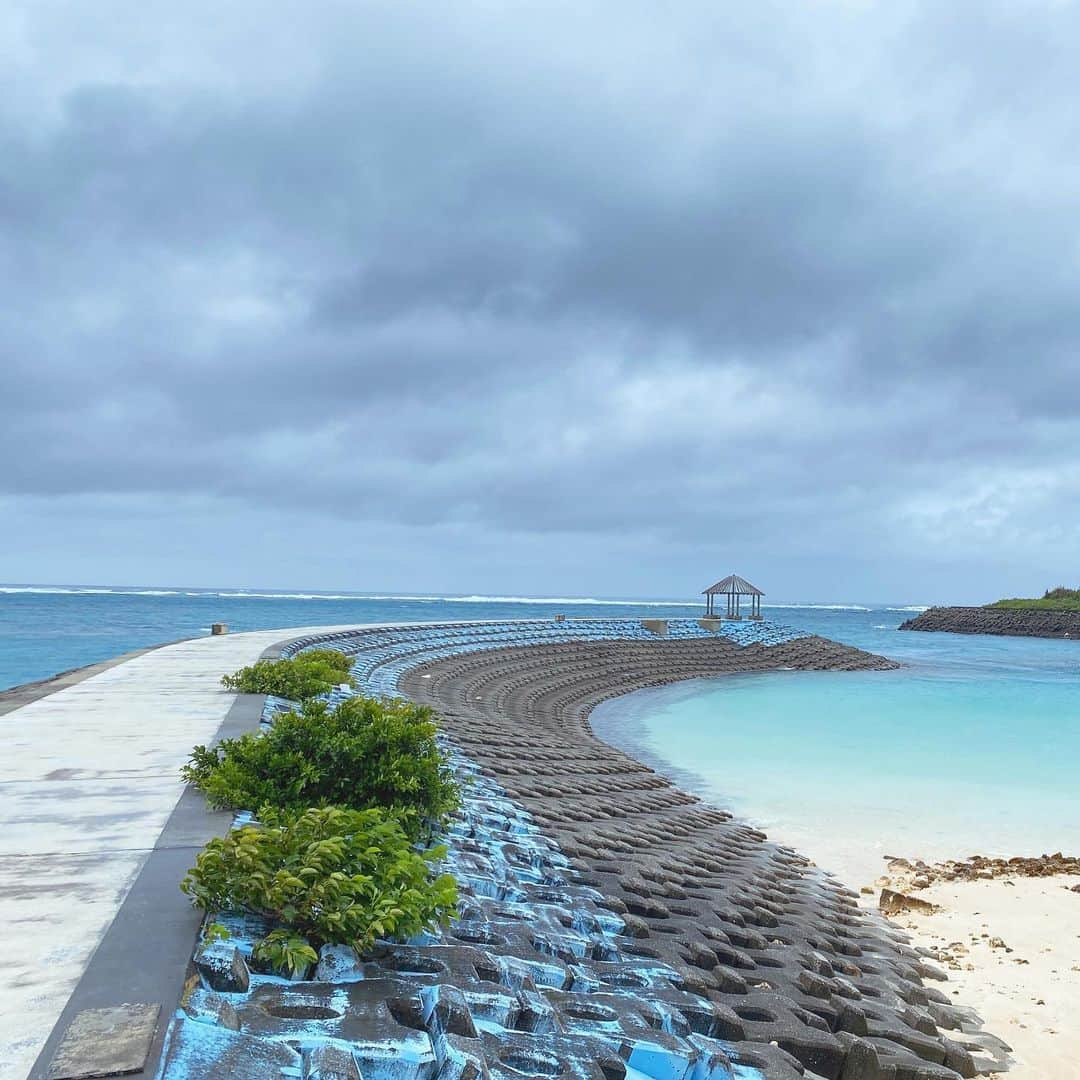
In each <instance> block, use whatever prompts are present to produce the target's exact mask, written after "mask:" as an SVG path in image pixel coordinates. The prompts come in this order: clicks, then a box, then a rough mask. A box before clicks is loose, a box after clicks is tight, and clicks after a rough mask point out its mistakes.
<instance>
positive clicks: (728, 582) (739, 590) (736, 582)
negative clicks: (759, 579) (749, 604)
mask: <svg viewBox="0 0 1080 1080" xmlns="http://www.w3.org/2000/svg"><path fill="white" fill-rule="evenodd" d="M716 593H727V594H728V595H730V596H734V595H736V594H737V595H739V596H764V595H765V594H764V593H763V592H762V591H761V590H760V589H759V588H757V586H755V585H751V584H750V582H749V581H747V580H746V578H741V577H739V575H738V574H728V576H727V577H726V578H724V580H723V581H718V582H717V583H716V584H715V585H710V586H709V588H707V589H706V590H705V591H704V592H703V593H702V596H714V595H715V594H716Z"/></svg>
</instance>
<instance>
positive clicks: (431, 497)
mask: <svg viewBox="0 0 1080 1080" xmlns="http://www.w3.org/2000/svg"><path fill="white" fill-rule="evenodd" d="M1078 37H1080V10H1078V7H1077V5H1076V4H1074V3H1070V2H1064V0H1062V2H1050V0H1045V2H1036V0H1031V2H1024V0H1011V2H1009V3H996V2H993V0H990V2H987V0H978V2H972V3H963V2H959V3H956V2H954V3H949V4H942V3H940V2H936V0H935V2H931V0H927V2H925V3H909V2H905V0H890V2H888V3H877V4H875V3H870V2H860V0H849V2H846V3H845V2H828V0H804V2H802V3H795V2H791V3H787V2H771V0H763V2H759V3H755V4H718V3H716V2H715V0H708V2H702V3H697V2H694V0H685V2H683V3H681V4H678V5H674V6H673V9H672V8H671V7H668V6H664V5H660V6H658V5H656V4H653V3H648V4H646V3H637V2H636V0H611V2H607V0H597V2H593V3H588V4H582V3H580V0H576V2H574V3H565V4H564V3H560V2H558V0H546V2H544V3H542V4H531V3H522V2H514V3H495V2H488V3H474V2H469V0H455V2H454V3H451V4H447V3H432V4H424V3H402V2H401V0H392V2H391V0H387V2H385V3H365V2H362V0H347V2H340V3H339V2H331V3H316V4H312V3H311V0H304V2H303V3H299V2H297V3H288V2H280V0H259V2H258V3H251V2H248V0H233V2H231V3H228V4H222V3H220V2H219V0H215V2H214V3H212V4H211V3H203V2H201V0H189V2H187V3H184V4H177V3H176V2H175V0H170V2H169V3H167V4H164V3H159V2H157V0H138V2H128V3H118V2H114V0H95V2H94V3H92V4H91V3H81V4H80V3H75V4H72V3H70V2H65V3H59V2H55V0H32V2H29V3H22V2H16V3H8V4H5V5H4V6H3V8H2V10H0V228H2V233H0V284H2V287H3V304H2V305H0V456H2V461H3V468H2V469H0V523H2V535H3V538H4V539H3V545H2V549H0V581H7V582H18V581H23V582H27V581H29V582H49V583H62V584H71V583H116V584H186V585H226V584H229V585H245V584H246V585H256V586H271V585H272V586H281V587H303V588H323V589H383V588H393V589H402V590H410V591H436V592H441V591H444V592H488V593H508V592H514V593H529V594H556V595H567V594H581V595H607V596H611V595H622V596H676V597H677V596H683V595H689V594H693V593H696V592H697V591H699V590H700V588H701V587H703V586H704V585H705V584H708V583H709V582H711V581H712V580H714V579H715V578H717V577H720V576H722V575H723V574H726V573H728V572H730V571H732V570H735V571H738V572H740V573H742V574H744V575H745V576H747V577H749V578H750V579H751V580H753V581H755V582H757V583H759V584H760V585H761V586H762V587H763V588H764V589H765V590H766V591H767V592H768V593H769V595H770V598H776V599H781V598H785V599H806V600H813V599H816V600H830V599H832V600H859V599H862V600H873V599H881V600H907V601H911V602H920V601H921V602H931V601H983V600H989V599H993V598H995V597H996V596H998V595H1001V594H1003V593H1008V594H1016V593H1021V594H1023V593H1031V592H1033V591H1041V590H1042V589H1043V588H1045V587H1046V586H1049V585H1055V584H1059V583H1068V584H1080V568H1078V567H1077V552H1078V551H1080V350H1078V344H1080V265H1078V260H1080V245H1078V240H1080V123H1078V121H1077V101H1078V100H1080V75H1078V74H1077V66H1076V51H1075V46H1076V42H1077V40H1078Z"/></svg>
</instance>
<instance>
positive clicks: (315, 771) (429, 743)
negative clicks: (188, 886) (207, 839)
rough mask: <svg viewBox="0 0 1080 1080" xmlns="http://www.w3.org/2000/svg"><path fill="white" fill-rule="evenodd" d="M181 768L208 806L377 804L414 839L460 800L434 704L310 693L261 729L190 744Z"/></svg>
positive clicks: (301, 807)
mask: <svg viewBox="0 0 1080 1080" xmlns="http://www.w3.org/2000/svg"><path fill="white" fill-rule="evenodd" d="M183 776H184V779H185V780H186V781H187V782H188V783H191V784H194V785H196V786H197V787H199V788H201V789H202V791H203V792H204V793H205V795H206V798H207V801H208V802H209V803H210V805H211V806H214V807H218V808H222V809H246V810H258V809H259V808H261V807H263V806H266V805H269V806H272V807H283V808H289V809H295V810H299V809H303V808H306V807H309V806H328V805H339V806H348V807H353V808H355V809H358V810H363V809H366V808H367V807H371V806H378V807H383V808H385V809H388V810H392V811H394V812H395V813H396V815H397V816H398V818H399V820H400V821H401V823H402V825H403V827H404V828H405V830H406V831H407V832H408V833H409V835H410V836H413V837H414V838H415V837H419V836H422V835H424V834H425V833H426V832H427V831H428V830H429V829H430V827H431V826H432V825H435V824H438V823H440V822H442V821H443V820H445V818H446V816H447V814H449V813H450V811H451V810H453V809H454V808H455V807H456V806H457V804H458V788H457V784H456V783H455V782H454V779H453V777H452V775H451V774H450V771H449V769H448V768H447V766H446V761H445V758H444V756H443V754H442V752H441V751H440V750H439V747H438V745H437V744H436V742H435V725H434V724H433V723H432V722H431V710H430V709H428V708H425V707H423V706H420V705H414V704H412V703H410V702H406V701H397V700H392V701H383V700H377V699H375V698H367V697H359V696H358V697H353V698H349V699H348V700H346V701H344V702H342V703H341V704H340V705H338V706H337V707H336V708H331V707H330V706H329V705H327V704H326V703H325V702H322V701H308V702H306V703H305V704H303V705H302V706H301V707H300V709H299V710H298V711H295V712H287V713H281V714H279V715H278V716H277V717H276V719H275V720H274V723H273V726H272V727H271V728H270V729H269V730H268V731H266V732H263V733H256V732H250V733H246V734H244V735H241V736H240V737H239V738H236V739H225V740H223V741H222V742H221V743H219V744H218V745H217V746H216V747H214V748H212V749H208V748H207V747H205V746H196V747H195V749H194V750H193V751H192V754H191V758H190V760H189V762H188V764H187V765H186V766H185V767H184V769H183Z"/></svg>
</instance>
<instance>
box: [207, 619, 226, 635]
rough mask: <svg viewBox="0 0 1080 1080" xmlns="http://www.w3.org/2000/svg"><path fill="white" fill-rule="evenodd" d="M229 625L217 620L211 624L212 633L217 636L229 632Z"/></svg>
mask: <svg viewBox="0 0 1080 1080" xmlns="http://www.w3.org/2000/svg"><path fill="white" fill-rule="evenodd" d="M228 632H229V627H228V624H227V623H223V622H216V623H211V624H210V633H211V634H213V635H214V636H215V637H217V636H218V635H219V634H227V633H228Z"/></svg>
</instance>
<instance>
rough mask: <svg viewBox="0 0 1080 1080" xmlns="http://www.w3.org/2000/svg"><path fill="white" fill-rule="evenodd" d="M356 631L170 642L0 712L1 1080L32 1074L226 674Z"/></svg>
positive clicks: (217, 716) (208, 719) (208, 721)
mask: <svg viewBox="0 0 1080 1080" xmlns="http://www.w3.org/2000/svg"><path fill="white" fill-rule="evenodd" d="M356 628H357V627H356V626H355V625H350V626H330V627H327V626H319V627H298V628H291V629H283V630H261V631H257V632H252V633H243V634H229V635H226V636H223V637H206V638H198V639H196V640H194V641H184V642H180V643H178V644H176V645H167V646H165V647H164V648H160V649H155V650H153V651H152V652H148V653H145V654H143V655H141V656H137V657H134V658H133V659H131V660H128V661H126V662H124V663H122V664H119V665H118V666H116V667H112V668H109V669H108V670H106V671H102V672H99V673H98V674H96V675H92V676H90V677H89V678H88V679H86V680H84V681H83V682H80V683H77V684H76V685H74V686H68V687H65V688H64V689H62V690H58V691H56V692H55V693H53V694H50V695H49V696H48V697H44V698H41V699H39V700H37V701H32V702H29V703H28V704H26V705H23V706H22V707H21V708H18V709H15V710H14V711H12V712H10V713H7V714H5V715H4V716H0V749H2V753H0V951H2V953H3V956H4V962H3V964H2V965H0V1078H3V1080H23V1078H24V1077H25V1076H26V1074H27V1073H28V1072H29V1070H30V1067H31V1066H32V1065H33V1063H34V1061H35V1059H36V1057H37V1055H38V1053H39V1051H40V1049H41V1047H42V1046H43V1045H44V1043H45V1040H46V1039H47V1038H48V1036H49V1033H50V1031H51V1030H52V1028H53V1026H54V1024H55V1023H56V1021H57V1019H58V1018H59V1016H60V1013H61V1012H62V1011H63V1008H64V1006H65V1004H66V1003H67V1000H68V997H69V996H70V994H71V991H72V990H73V989H74V987H75V984H76V983H77V982H78V981H79V978H80V976H81V975H82V973H83V971H84V969H85V967H86V964H87V962H88V961H89V959H90V956H91V955H92V953H93V951H94V949H95V948H96V947H97V944H98V942H99V941H100V940H101V937H102V935H103V934H104V933H105V930H106V929H107V928H108V926H109V924H110V923H111V922H112V920H113V918H114V916H115V915H116V913H117V911H118V910H119V908H120V905H121V903H122V902H123V900H124V897H125V896H126V895H127V892H128V889H129V888H130V886H131V883H132V882H133V881H134V879H135V877H136V876H137V875H138V873H139V870H140V869H141V868H142V865H143V863H144V862H145V861H146V857H147V855H148V854H149V852H150V850H151V849H152V848H153V846H154V844H155V843H156V841H157V839H158V837H159V836H160V834H161V831H162V828H163V827H164V825H165V822H166V821H167V820H168V818H169V815H170V814H171V813H172V810H173V808H174V807H175V806H176V803H177V800H178V799H179V798H180V795H181V792H182V791H183V784H182V783H181V781H180V767H181V766H182V765H183V764H184V762H185V761H186V760H187V757H188V754H189V753H190V751H191V748H192V746H194V745H196V744H197V743H206V742H209V741H210V740H211V739H212V738H213V737H214V734H215V733H216V732H217V730H218V728H219V727H220V726H221V723H222V721H223V720H224V719H225V714H226V713H227V712H228V711H229V708H230V706H231V705H232V703H233V701H234V700H235V697H236V695H235V694H232V693H230V692H229V691H226V690H224V689H223V688H222V686H221V676H222V675H223V674H226V673H227V672H231V671H234V670H236V669H237V668H239V667H242V666H244V665H245V664H250V663H252V662H254V661H255V660H257V659H258V658H259V655H260V654H261V653H262V652H263V651H264V650H265V649H267V648H268V647H269V646H271V645H273V644H275V643H276V642H279V641H286V640H289V639H293V638H298V637H305V636H307V635H309V634H322V633H332V632H335V631H340V630H350V629H356ZM177 886H178V887H179V882H177ZM138 962H139V960H138V957H134V956H133V957H132V963H133V964H137V963H138Z"/></svg>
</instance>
